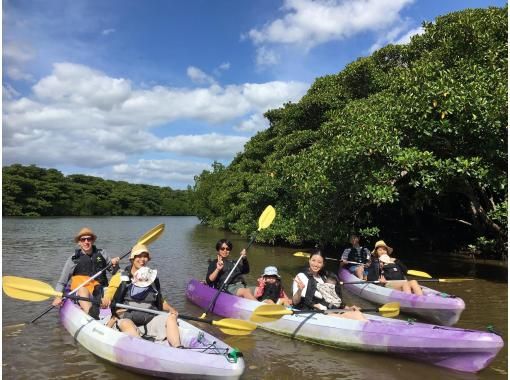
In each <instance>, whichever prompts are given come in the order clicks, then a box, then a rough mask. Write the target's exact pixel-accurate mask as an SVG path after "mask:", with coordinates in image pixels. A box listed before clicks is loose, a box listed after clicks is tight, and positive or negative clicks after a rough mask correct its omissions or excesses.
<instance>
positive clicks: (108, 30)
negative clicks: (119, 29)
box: [101, 28, 116, 36]
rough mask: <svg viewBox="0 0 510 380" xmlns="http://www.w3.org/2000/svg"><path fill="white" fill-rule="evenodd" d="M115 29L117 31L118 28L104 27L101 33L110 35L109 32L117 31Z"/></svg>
mask: <svg viewBox="0 0 510 380" xmlns="http://www.w3.org/2000/svg"><path fill="white" fill-rule="evenodd" d="M115 31H116V30H115V29H113V28H110V29H104V30H103V31H102V32H101V34H102V35H103V36H107V35H109V34H112V33H115Z"/></svg>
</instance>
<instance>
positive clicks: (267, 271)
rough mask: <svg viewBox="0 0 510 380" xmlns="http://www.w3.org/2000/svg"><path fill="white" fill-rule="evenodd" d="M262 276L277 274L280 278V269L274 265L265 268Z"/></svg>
mask: <svg viewBox="0 0 510 380" xmlns="http://www.w3.org/2000/svg"><path fill="white" fill-rule="evenodd" d="M262 276H276V277H278V278H280V275H279V274H278V269H277V268H276V267H273V266H269V267H266V268H265V269H264V273H262Z"/></svg>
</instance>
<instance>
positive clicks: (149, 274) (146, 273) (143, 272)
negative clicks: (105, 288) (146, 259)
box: [131, 267, 158, 288]
mask: <svg viewBox="0 0 510 380" xmlns="http://www.w3.org/2000/svg"><path fill="white" fill-rule="evenodd" d="M157 275H158V271H157V270H156V269H151V268H149V267H141V268H140V269H138V270H137V271H136V272H135V274H134V275H133V280H131V282H132V284H133V285H135V286H138V287H139V288H146V287H147V286H149V285H150V284H152V283H153V282H154V280H155V279H156V276H157Z"/></svg>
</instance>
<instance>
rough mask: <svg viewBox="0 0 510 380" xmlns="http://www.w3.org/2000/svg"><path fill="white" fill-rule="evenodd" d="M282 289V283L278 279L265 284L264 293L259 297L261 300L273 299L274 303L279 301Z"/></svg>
mask: <svg viewBox="0 0 510 380" xmlns="http://www.w3.org/2000/svg"><path fill="white" fill-rule="evenodd" d="M281 289H282V284H281V283H280V281H276V283H274V284H265V285H264V293H262V295H261V296H260V297H259V298H258V300H259V301H264V300H268V299H269V300H271V301H273V302H274V303H276V302H278V299H279V298H280V292H281Z"/></svg>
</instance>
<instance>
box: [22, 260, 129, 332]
mask: <svg viewBox="0 0 510 380" xmlns="http://www.w3.org/2000/svg"><path fill="white" fill-rule="evenodd" d="M130 253H131V250H129V252H126V253H125V254H123V255H122V256H121V257H120V259H119V261H120V260H122V259H123V258H124V257H126V256H127V255H129V254H130ZM112 266H113V265H112V263H110V264H108V265H107V266H106V267H104V268H103V269H101V270H100V271H99V272H97V273H96V274H95V275H93V276H92V277H90V278H89V279H88V280H87V281H85V282H83V283H81V284H80V286H78V287H77V288H76V289H74V290H73V291H72V292H70V293H69V294H68V296H69V295H73V294H76V293H77V292H78V290H80V289H81V288H83V287H84V286H85V285H87V284H88V283H89V282H91V281H92V280H95V279H96V278H97V277H99V276H100V275H101V274H102V273H103V272H104V271H106V270H108V269H110V268H111V267H112ZM54 307H55V306H54V305H51V306H50V307H49V308H48V309H46V310H45V311H44V312H43V313H41V314H39V315H38V316H37V317H35V318H34V319H32V320H31V321H30V323H34V322H35V321H37V320H38V319H39V318H41V317H43V316H44V315H45V314H47V313H48V312H50V311H51V310H52V309H53V308H54Z"/></svg>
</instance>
